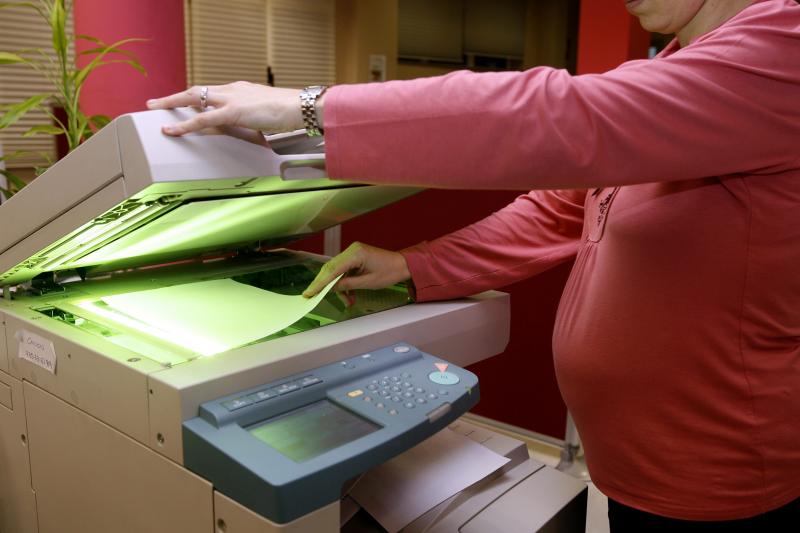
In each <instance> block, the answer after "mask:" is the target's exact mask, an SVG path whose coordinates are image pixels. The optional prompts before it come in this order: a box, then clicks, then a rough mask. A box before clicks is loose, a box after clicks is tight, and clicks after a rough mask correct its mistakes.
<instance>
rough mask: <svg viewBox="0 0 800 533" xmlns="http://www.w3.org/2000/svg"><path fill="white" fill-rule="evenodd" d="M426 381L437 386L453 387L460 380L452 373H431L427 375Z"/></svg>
mask: <svg viewBox="0 0 800 533" xmlns="http://www.w3.org/2000/svg"><path fill="white" fill-rule="evenodd" d="M428 379H429V380H431V381H433V382H434V383H436V384H437V385H455V384H456V383H458V382H459V381H461V379H460V378H459V377H458V376H457V375H455V374H453V373H452V372H431V373H430V374H428Z"/></svg>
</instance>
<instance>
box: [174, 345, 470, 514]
mask: <svg viewBox="0 0 800 533" xmlns="http://www.w3.org/2000/svg"><path fill="white" fill-rule="evenodd" d="M478 398H479V391H478V378H477V377H476V376H475V375H474V374H472V373H471V372H469V371H467V370H464V369H463V368H459V367H457V366H454V365H452V364H448V363H446V362H445V361H442V360H441V359H439V358H436V357H434V356H432V355H429V354H426V353H423V352H421V351H419V350H418V349H416V348H415V347H413V346H411V345H409V344H405V343H400V344H395V345H392V346H387V347H385V348H381V349H379V350H374V351H372V352H369V353H365V354H359V355H357V356H355V357H350V358H348V359H346V360H343V361H339V362H337V363H332V364H329V365H325V366H322V367H319V368H315V369H312V370H310V371H308V372H303V373H301V374H297V375H293V376H288V377H286V378H283V379H280V380H277V381H275V382H271V383H266V384H264V385H262V386H260V387H256V388H253V389H248V390H246V391H242V392H240V393H237V394H234V395H230V396H226V397H223V398H219V399H217V400H214V401H212V402H206V403H204V404H203V405H201V406H200V413H199V416H198V417H196V418H193V419H191V420H188V421H186V422H184V424H183V446H184V464H185V466H186V467H187V468H189V469H190V470H192V471H193V472H195V473H197V474H199V475H200V476H202V477H204V478H206V479H208V480H209V481H211V482H212V483H213V484H214V487H215V489H216V490H218V491H220V492H222V493H223V494H225V495H227V496H228V497H230V498H232V499H234V500H236V501H237V502H239V503H241V504H242V505H244V506H245V507H248V508H249V509H251V510H253V511H255V512H256V513H259V514H261V515H262V516H264V517H266V518H268V519H270V520H272V521H274V522H277V523H281V524H283V523H286V522H289V521H291V520H294V519H296V518H298V517H300V516H303V515H305V514H307V513H309V512H312V511H314V510H315V509H318V508H320V507H323V506H325V505H328V504H330V503H332V502H334V501H337V500H338V499H339V498H340V496H341V487H342V485H343V484H344V483H345V482H346V481H348V480H349V479H351V478H353V477H355V476H357V475H359V474H361V473H363V472H364V471H366V470H368V469H370V468H372V467H374V466H376V465H379V464H380V463H382V462H384V461H386V460H388V459H390V458H392V457H394V456H395V455H398V454H399V453H402V452H403V451H405V450H407V449H409V448H411V447H413V446H415V445H416V444H418V443H420V442H422V441H423V440H425V439H426V438H428V437H429V436H431V435H433V434H434V433H436V432H438V431H440V430H441V429H443V428H444V427H445V426H447V425H448V424H450V423H451V422H452V421H453V420H455V419H456V418H458V417H459V416H461V415H462V414H464V413H465V412H466V411H468V410H469V409H470V408H472V407H473V406H474V405H475V404H476V403H477V402H478Z"/></svg>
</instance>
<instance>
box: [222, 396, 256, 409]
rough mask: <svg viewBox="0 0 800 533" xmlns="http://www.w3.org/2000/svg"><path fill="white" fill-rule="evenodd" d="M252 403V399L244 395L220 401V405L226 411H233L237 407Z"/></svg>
mask: <svg viewBox="0 0 800 533" xmlns="http://www.w3.org/2000/svg"><path fill="white" fill-rule="evenodd" d="M252 404H253V400H251V399H250V398H247V397H246V396H245V397H243V398H235V399H233V400H228V401H227V402H222V407H224V408H225V409H227V410H228V411H235V410H237V409H241V408H242V407H247V406H248V405H252Z"/></svg>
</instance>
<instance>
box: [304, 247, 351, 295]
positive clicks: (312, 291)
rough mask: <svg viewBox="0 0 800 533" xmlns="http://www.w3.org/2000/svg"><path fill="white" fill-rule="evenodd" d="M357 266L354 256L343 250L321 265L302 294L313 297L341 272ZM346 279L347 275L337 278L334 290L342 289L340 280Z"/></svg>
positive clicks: (343, 272) (346, 271)
mask: <svg viewBox="0 0 800 533" xmlns="http://www.w3.org/2000/svg"><path fill="white" fill-rule="evenodd" d="M358 267H359V264H358V261H357V259H356V258H355V257H353V256H352V255H351V254H348V253H347V250H345V251H344V252H343V253H341V254H339V255H337V256H336V257H334V258H333V259H331V260H330V261H328V262H327V263H325V264H324V265H322V269H320V271H319V274H317V277H316V278H314V281H312V282H311V284H310V285H309V286H308V288H306V290H305V291H303V296H305V297H306V298H313V297H314V296H315V295H316V294H317V293H319V291H321V290H322V289H324V288H325V287H326V286H327V285H328V283H330V282H331V281H333V280H334V279H335V278H336V277H338V276H339V275H341V274H346V273H348V272H350V271H351V270H354V269H356V268H358ZM345 279H347V276H345V277H343V278H342V279H340V280H339V282H338V283H337V284H336V290H343V289H340V288H339V287H340V285H341V284H342V281H344V280H345Z"/></svg>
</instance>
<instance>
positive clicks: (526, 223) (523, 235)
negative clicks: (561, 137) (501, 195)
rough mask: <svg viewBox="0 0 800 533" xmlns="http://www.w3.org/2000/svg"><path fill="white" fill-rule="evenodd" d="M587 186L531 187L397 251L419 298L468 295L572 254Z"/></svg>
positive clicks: (537, 271)
mask: <svg viewBox="0 0 800 533" xmlns="http://www.w3.org/2000/svg"><path fill="white" fill-rule="evenodd" d="M585 197H586V191H580V190H571V191H535V192H531V193H529V194H526V195H523V196H520V197H519V198H517V199H516V200H515V201H514V202H513V203H511V204H510V205H508V206H507V207H505V208H503V209H501V210H500V211H498V212H496V213H494V214H492V215H490V216H489V217H487V218H485V219H483V220H481V221H480V222H477V223H475V224H472V225H471V226H467V227H466V228H463V229H461V230H458V231H456V232H453V233H451V234H449V235H446V236H444V237H441V238H439V239H436V240H434V241H432V242H423V243H420V244H418V245H416V246H413V247H411V248H407V249H405V250H402V253H403V255H404V256H405V258H406V261H407V262H408V267H409V270H410V271H411V278H412V280H413V281H414V287H415V289H416V298H417V300H418V301H425V300H443V299H449V298H458V297H462V296H468V295H470V294H475V293H477V292H481V291H484V290H487V289H495V288H498V287H502V286H504V285H508V284H510V283H513V282H515V281H519V280H522V279H525V278H528V277H530V276H532V275H534V274H538V273H539V272H542V271H544V270H547V269H548V268H551V267H554V266H556V265H557V264H559V263H562V262H564V261H566V260H568V259H570V258H572V257H574V256H575V254H576V253H577V250H578V244H579V242H580V236H581V230H582V227H583V205H584V200H585Z"/></svg>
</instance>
